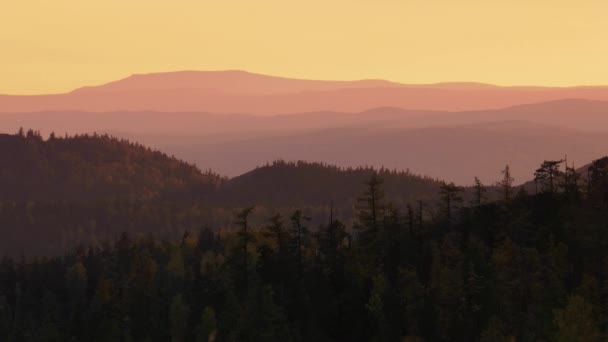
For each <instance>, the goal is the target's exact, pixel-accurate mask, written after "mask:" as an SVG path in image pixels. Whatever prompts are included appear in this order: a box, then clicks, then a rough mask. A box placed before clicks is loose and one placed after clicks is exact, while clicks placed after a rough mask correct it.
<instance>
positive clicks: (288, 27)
mask: <svg viewBox="0 0 608 342" xmlns="http://www.w3.org/2000/svg"><path fill="white" fill-rule="evenodd" d="M1 7H2V8H1V10H0V46H1V49H0V51H1V53H0V93H1V94H35V93H57V92H66V91H70V90H72V89H74V88H77V87H80V86H83V85H95V84H100V83H104V82H108V81H112V80H115V79H119V78H122V77H126V76H128V75H130V74H133V73H149V72H159V71H174V70H224V69H239V70H248V71H253V72H259V73H265V74H271V75H280V76H286V77H298V78H307V79H344V80H350V79H364V78H381V79H388V80H393V81H398V82H403V83H434V82H444V81H477V82H486V83H494V84H500V85H515V84H518V85H548V86H566V85H589V84H608V68H605V67H604V68H601V67H599V68H598V66H602V65H604V66H605V65H606V61H608V21H607V20H606V13H608V2H606V1H599V0H598V1H593V0H586V1H577V2H574V1H561V0H557V1H555V0H553V1H547V0H542V1H535V2H533V3H531V2H529V1H519V0H516V1H509V2H507V1H472V0H467V1H414V0H403V1H398V0H379V1H370V0H354V1H353V0H351V1H342V0H332V1H327V0H324V1H321V0H311V1H305V2H295V1H279V0H262V1H200V0H176V1H159V0H152V1H150V0H147V1H144V0H129V1H124V0H105V1H76V0H55V1H41V0H23V1H10V2H8V1H7V2H5V3H3V4H2V6H1Z"/></svg>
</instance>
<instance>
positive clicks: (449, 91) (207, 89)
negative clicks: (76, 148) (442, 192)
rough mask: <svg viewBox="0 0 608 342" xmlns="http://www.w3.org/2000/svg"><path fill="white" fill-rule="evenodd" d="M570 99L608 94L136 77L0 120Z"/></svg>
mask: <svg viewBox="0 0 608 342" xmlns="http://www.w3.org/2000/svg"><path fill="white" fill-rule="evenodd" d="M567 98H578V99H588V100H608V88H607V87H571V88H548V87H498V86H491V85H483V84H475V83H440V84H434V85H433V84H431V85H407V84H398V83H393V82H388V81H382V80H364V81H313V80H297V79H287V78H281V77H273V76H265V75H259V74H251V73H247V72H242V71H218V72H201V71H186V72H169V73H158V74H147V75H134V76H131V77H128V78H126V79H123V80H119V81H116V82H111V83H108V84H105V85H101V86H97V87H85V88H80V89H77V90H75V91H73V92H70V93H66V94H54V95H27V96H25V95H21V96H15V95H2V96H0V108H1V109H0V111H1V112H5V113H6V112H20V113H22V112H35V111H92V112H108V111H164V112H212V113H242V114H256V115H273V114H285V113H295V112H315V111H340V112H360V111H364V110H368V109H371V108H376V107H383V106H389V107H400V108H405V109H416V110H443V111H467V110H485V109H498V108H504V107H508V106H513V105H519V104H528V103H535V102H546V101H552V100H560V99H567Z"/></svg>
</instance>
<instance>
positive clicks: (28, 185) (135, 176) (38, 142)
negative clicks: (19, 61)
mask: <svg viewBox="0 0 608 342" xmlns="http://www.w3.org/2000/svg"><path fill="white" fill-rule="evenodd" d="M0 152H1V153H2V156H3V158H2V159H0V188H2V192H1V193H0V200H16V201H61V200H74V201H101V200H139V201H146V200H153V199H162V198H165V197H168V196H183V195H184V194H190V195H195V194H197V195H200V194H203V193H205V192H209V191H210V190H212V189H214V188H216V187H217V186H219V185H220V183H221V179H220V177H219V176H217V175H215V174H212V173H204V174H203V173H201V172H200V170H199V169H198V168H197V167H196V166H194V165H191V164H187V163H185V162H182V161H180V160H177V159H175V158H173V157H169V156H167V155H166V154H164V153H161V152H158V151H152V150H151V149H149V148H146V147H144V146H142V145H138V144H133V143H130V142H128V141H125V140H118V139H115V138H111V137H109V136H107V135H104V136H89V135H80V136H74V137H69V138H56V137H51V138H50V139H48V140H46V141H45V140H43V139H42V137H41V136H40V135H38V134H37V133H35V132H33V131H29V132H28V133H27V134H25V133H24V134H23V135H0Z"/></svg>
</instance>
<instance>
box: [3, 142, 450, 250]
mask: <svg viewBox="0 0 608 342" xmlns="http://www.w3.org/2000/svg"><path fill="white" fill-rule="evenodd" d="M0 151H2V153H3V156H6V157H5V158H3V159H2V160H1V161H0V163H1V164H0V170H1V171H0V176H1V177H0V188H2V190H3V191H2V192H1V194H0V219H1V220H2V222H3V224H2V225H0V235H1V236H2V237H3V238H2V239H1V241H0V255H3V254H6V253H8V254H12V255H15V254H21V253H23V254H26V255H39V254H42V255H44V254H57V253H60V252H62V251H65V250H66V249H69V248H71V247H73V246H75V245H78V244H81V243H84V244H101V243H102V242H103V241H104V240H107V239H110V240H111V239H113V238H114V237H116V236H118V234H120V233H121V232H123V231H127V232H129V233H130V234H133V235H134V236H143V235H147V234H152V235H154V236H157V237H160V238H163V239H169V240H174V239H177V238H178V237H180V236H181V235H182V234H183V232H184V231H185V230H192V231H197V230H199V229H200V228H201V227H202V226H209V227H213V228H216V229H221V228H228V229H231V228H232V227H233V213H234V211H235V210H236V209H237V208H242V207H246V206H250V205H256V206H257V208H258V214H257V215H258V216H256V217H254V221H255V222H256V224H260V225H261V224H264V220H265V219H266V216H267V215H270V214H271V213H274V212H289V211H290V210H292V209H293V208H294V207H302V208H303V209H305V210H306V213H307V215H309V216H310V217H311V219H312V220H313V222H315V223H317V222H322V221H325V220H326V219H327V217H328V216H329V208H330V203H331V202H333V205H334V210H335V217H337V218H339V217H341V218H345V219H346V218H347V217H349V216H351V215H352V212H353V205H354V203H355V201H356V198H357V197H358V196H359V194H360V193H361V191H362V188H363V184H364V182H365V181H366V180H367V179H368V178H369V177H370V176H371V173H372V170H371V169H369V168H359V169H344V170H343V169H340V168H337V167H334V166H327V165H321V164H314V163H303V162H299V163H297V164H296V163H285V162H276V163H274V164H272V165H268V166H264V167H260V168H258V169H256V170H253V171H251V172H249V173H246V174H244V175H242V176H240V177H237V178H234V179H231V180H228V179H226V178H222V177H220V176H218V175H216V174H214V173H212V172H201V171H200V170H199V169H198V168H197V167H195V166H193V165H190V164H187V163H184V162H182V161H180V160H178V159H176V158H173V157H169V156H167V155H166V154H163V153H161V152H158V151H153V150H151V149H149V148H146V147H144V146H141V145H138V144H134V143H130V142H129V141H126V140H118V139H115V138H112V137H109V136H105V135H104V136H97V135H94V136H88V135H82V136H74V137H65V138H60V137H52V138H49V139H48V140H44V139H43V138H42V137H40V136H39V135H38V133H36V132H33V131H29V132H27V133H25V134H23V135H19V134H18V135H1V136H0ZM379 173H380V175H381V176H382V177H383V178H386V182H387V183H386V184H387V185H388V186H389V187H390V190H388V191H387V195H388V196H389V198H391V199H392V200H393V201H394V202H395V204H396V205H397V206H399V207H404V206H405V205H406V204H407V203H414V201H415V200H418V199H420V200H424V201H425V204H426V205H427V206H428V207H431V206H432V205H433V204H434V201H435V199H436V196H437V192H438V186H439V183H438V182H437V181H435V180H432V179H428V178H424V177H419V176H415V175H413V174H410V173H408V172H393V171H387V170H380V171H379Z"/></svg>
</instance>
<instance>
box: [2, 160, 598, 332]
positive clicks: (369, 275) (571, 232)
mask: <svg viewBox="0 0 608 342" xmlns="http://www.w3.org/2000/svg"><path fill="white" fill-rule="evenodd" d="M561 164H562V163H561V161H555V162H554V161H547V162H545V163H543V164H542V166H541V167H540V168H539V170H537V172H536V174H535V178H536V181H537V185H539V186H538V192H537V193H536V192H535V193H531V194H528V193H526V192H525V190H524V188H519V189H517V190H516V189H514V188H513V186H512V182H513V180H512V178H511V177H510V174H509V170H508V167H507V168H506V169H505V170H504V173H503V179H502V181H501V182H499V184H498V185H499V187H498V189H499V190H500V194H501V198H500V199H499V200H495V201H488V200H487V199H486V196H487V192H488V191H487V189H486V188H485V187H484V186H483V185H482V184H481V183H480V182H476V186H475V187H473V190H474V192H473V194H474V196H473V198H472V199H471V200H470V201H465V199H464V198H463V189H462V188H461V187H458V186H456V185H454V184H446V183H444V184H443V185H442V186H441V187H440V189H439V190H438V196H439V198H440V204H439V207H438V210H437V211H435V214H434V215H424V213H423V212H422V211H421V210H420V208H417V207H416V206H413V205H406V206H405V208H403V209H401V210H400V209H398V208H397V207H396V206H395V205H393V204H392V203H391V202H390V200H389V199H388V198H387V197H386V195H385V184H383V181H382V178H380V177H379V176H378V175H377V174H375V173H374V174H372V175H371V176H370V178H369V179H368V181H367V182H366V183H365V187H364V188H363V190H362V191H360V193H361V195H360V196H359V197H358V199H357V201H356V205H355V215H356V217H355V219H354V220H353V221H354V222H355V223H354V224H353V226H352V227H347V226H346V225H345V224H343V223H342V222H341V221H339V220H336V219H335V218H334V216H333V215H332V214H331V212H330V215H329V216H328V220H327V221H326V222H325V223H324V224H321V225H320V226H317V227H313V226H312V225H311V223H310V221H309V219H308V217H307V216H306V215H305V214H304V213H303V212H302V211H300V210H297V209H296V210H294V211H293V212H291V213H290V215H287V216H281V215H272V216H269V217H267V220H266V221H265V223H264V224H257V223H253V222H252V221H251V217H252V215H253V213H254V212H255V210H256V208H254V207H249V208H244V209H242V210H240V211H238V212H237V213H236V214H235V215H234V218H233V226H234V229H233V230H232V231H223V232H217V231H213V230H210V229H203V230H201V231H199V232H197V233H196V234H194V233H185V234H184V235H183V237H182V239H181V241H180V242H178V243H172V242H165V241H158V240H155V239H154V238H152V237H146V238H133V237H130V236H129V235H128V234H123V235H122V237H121V238H120V239H118V240H116V241H115V242H114V243H112V244H102V245H101V246H97V247H82V248H78V249H75V250H73V251H72V252H71V253H69V254H68V255H66V256H63V257H52V258H34V259H30V260H25V259H16V260H14V259H8V258H5V259H4V260H3V261H2V263H1V264H0V336H5V337H6V338H5V339H4V340H6V341H36V340H40V341H66V340H76V341H168V340H170V341H213V340H215V341H404V340H405V341H487V342H489V341H505V342H506V341H514V340H515V341H602V340H605V338H606V337H607V333H608V326H607V325H608V309H607V308H608V306H607V305H606V304H607V303H606V300H607V299H608V258H607V257H606V253H605V251H606V247H607V246H608V234H606V232H607V231H608V230H607V228H608V226H607V225H608V210H607V209H608V157H607V158H603V159H600V160H597V161H595V162H594V163H593V164H592V165H591V166H590V167H589V173H588V179H587V180H586V181H585V182H582V181H581V180H580V179H579V176H578V174H576V172H572V170H570V169H569V168H568V167H567V168H566V171H564V172H562V171H560V165H561ZM467 202H469V203H467ZM313 228H314V229H313Z"/></svg>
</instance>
